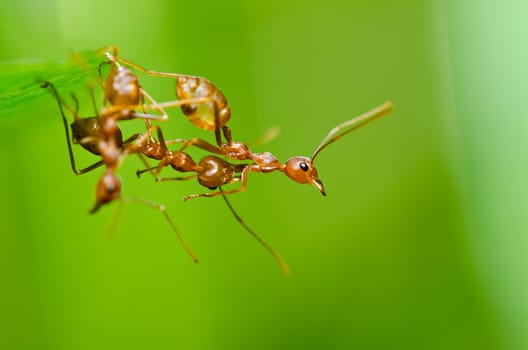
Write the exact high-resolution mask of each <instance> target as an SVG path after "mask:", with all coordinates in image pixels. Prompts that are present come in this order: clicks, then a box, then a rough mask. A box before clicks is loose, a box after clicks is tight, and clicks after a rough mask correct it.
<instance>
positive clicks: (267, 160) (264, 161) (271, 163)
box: [251, 152, 284, 173]
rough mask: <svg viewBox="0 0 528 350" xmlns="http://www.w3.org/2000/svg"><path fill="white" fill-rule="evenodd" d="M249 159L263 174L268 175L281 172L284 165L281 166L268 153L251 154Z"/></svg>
mask: <svg viewBox="0 0 528 350" xmlns="http://www.w3.org/2000/svg"><path fill="white" fill-rule="evenodd" d="M251 159H252V160H253V161H254V162H255V164H256V165H258V166H259V167H260V169H261V171H262V172H263V173H269V172H272V171H276V170H280V171H282V170H283V169H284V164H282V163H281V162H280V161H279V160H278V159H277V158H276V157H275V156H274V155H273V154H271V153H270V152H264V153H253V154H252V156H251Z"/></svg>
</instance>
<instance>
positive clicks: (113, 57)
mask: <svg viewBox="0 0 528 350" xmlns="http://www.w3.org/2000/svg"><path fill="white" fill-rule="evenodd" d="M105 56H106V58H108V59H109V60H110V61H111V62H120V63H122V64H124V65H127V66H130V67H133V68H136V69H138V70H140V71H142V72H143V73H145V74H147V75H150V76H154V77H165V78H180V77H188V78H201V79H205V78H202V77H199V76H195V75H189V74H177V73H166V72H157V71H153V70H150V69H146V68H143V67H141V66H140V65H138V64H136V63H134V62H131V61H129V60H126V59H124V58H121V57H119V56H117V53H115V52H114V54H111V53H110V52H106V53H105Z"/></svg>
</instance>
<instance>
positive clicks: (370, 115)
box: [311, 101, 393, 162]
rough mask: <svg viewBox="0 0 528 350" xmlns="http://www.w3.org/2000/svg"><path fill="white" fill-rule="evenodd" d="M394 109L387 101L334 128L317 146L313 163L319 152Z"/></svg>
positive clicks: (313, 155)
mask: <svg viewBox="0 0 528 350" xmlns="http://www.w3.org/2000/svg"><path fill="white" fill-rule="evenodd" d="M392 107H393V104H392V102H391V101H387V102H385V103H383V104H382V105H380V106H378V107H376V108H374V109H373V110H370V111H368V112H366V113H364V114H362V115H360V116H358V117H355V118H352V119H350V120H347V121H346V122H344V123H342V124H339V125H338V126H336V127H335V128H333V129H332V130H331V131H330V132H329V133H328V135H326V137H325V138H324V139H323V141H321V143H320V144H319V146H317V148H316V149H315V151H314V153H313V154H312V157H311V159H312V162H313V160H314V159H315V157H316V156H317V155H318V154H319V152H321V151H322V150H323V149H325V148H326V147H327V146H329V145H330V144H332V143H334V142H335V141H337V140H339V139H340V138H341V137H343V136H345V135H346V134H348V133H350V132H352V131H354V130H356V129H358V128H360V127H362V126H363V125H366V124H368V123H369V122H371V121H374V120H376V119H378V118H381V117H383V116H385V115H387V114H389V113H390V112H391V111H392Z"/></svg>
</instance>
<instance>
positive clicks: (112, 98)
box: [104, 66, 140, 106]
mask: <svg viewBox="0 0 528 350" xmlns="http://www.w3.org/2000/svg"><path fill="white" fill-rule="evenodd" d="M104 92H105V97H106V99H107V100H108V102H110V104H111V105H113V106H135V105H138V104H139V102H140V85H139V81H138V79H137V77H136V75H135V74H133V73H132V72H131V71H130V69H128V68H126V67H123V66H117V67H116V66H113V67H112V69H111V71H110V74H108V78H107V79H106V82H105V84H104Z"/></svg>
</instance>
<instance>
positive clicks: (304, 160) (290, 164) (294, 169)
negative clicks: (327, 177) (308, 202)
mask: <svg viewBox="0 0 528 350" xmlns="http://www.w3.org/2000/svg"><path fill="white" fill-rule="evenodd" d="M284 173H285V174H286V175H287V176H288V177H289V178H290V179H292V180H293V181H295V182H297V183H300V184H311V185H314V186H315V187H317V189H318V190H319V191H320V192H321V194H322V195H323V196H326V192H325V189H324V186H323V183H322V182H321V180H319V177H317V169H315V167H314V166H313V164H312V160H311V159H310V158H308V157H293V158H290V159H288V161H287V162H286V167H285V168H284Z"/></svg>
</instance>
